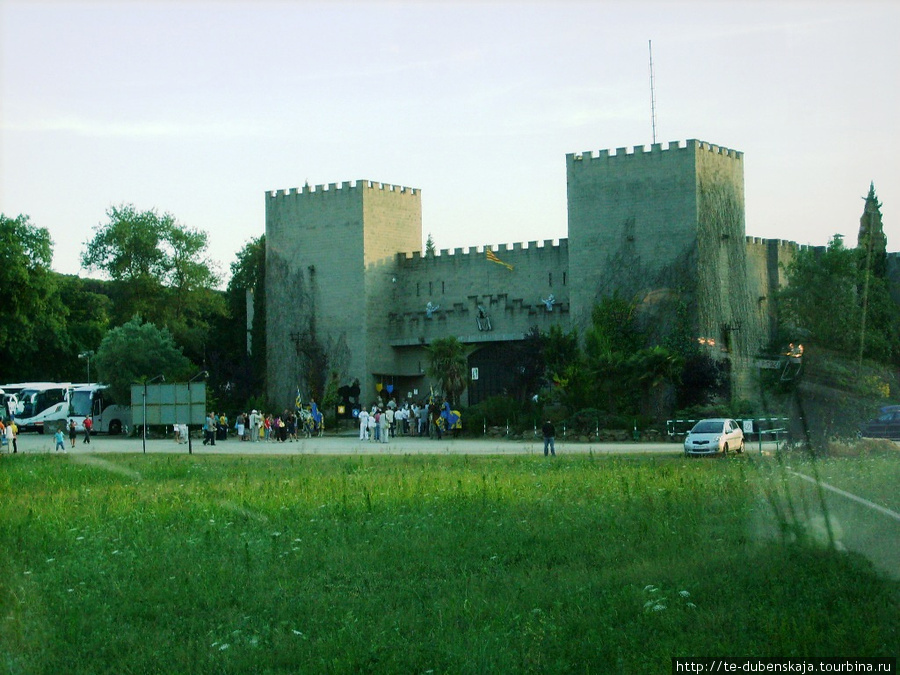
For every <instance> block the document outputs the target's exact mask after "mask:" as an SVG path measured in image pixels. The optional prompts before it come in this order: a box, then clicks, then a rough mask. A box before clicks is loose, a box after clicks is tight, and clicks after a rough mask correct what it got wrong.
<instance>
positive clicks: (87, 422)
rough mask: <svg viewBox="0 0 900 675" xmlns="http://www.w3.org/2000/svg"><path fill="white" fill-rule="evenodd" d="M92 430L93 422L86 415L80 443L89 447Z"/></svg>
mask: <svg viewBox="0 0 900 675" xmlns="http://www.w3.org/2000/svg"><path fill="white" fill-rule="evenodd" d="M93 428H94V421H93V420H92V419H91V416H90V415H88V416H87V417H85V418H84V440H83V441H81V442H82V443H87V444H88V445H90V442H91V429H93Z"/></svg>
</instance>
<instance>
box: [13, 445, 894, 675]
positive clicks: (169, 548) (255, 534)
mask: <svg viewBox="0 0 900 675" xmlns="http://www.w3.org/2000/svg"><path fill="white" fill-rule="evenodd" d="M0 459H2V461H0V659H2V664H0V668H2V669H3V671H4V672H9V673H54V674H55V673H154V672H159V673H238V672H244V673H297V672H302V673H307V672H308V673H318V672H326V673H327V672H333V673H347V672H381V673H428V672H434V673H520V672H539V673H540V672H542V673H568V672H572V673H668V672H670V657H672V656H785V657H787V656H792V657H812V656H847V657H850V656H896V655H897V653H898V645H900V611H898V610H900V585H898V583H897V582H894V581H890V580H887V579H886V578H884V577H882V576H879V575H878V574H877V573H876V572H875V570H874V568H873V567H872V565H871V564H870V563H869V562H868V561H867V560H865V559H864V558H862V557H861V556H858V555H856V554H852V553H843V552H839V551H835V550H833V549H832V548H831V547H829V546H825V545H822V544H821V543H819V542H818V541H817V540H816V538H815V537H808V536H805V535H804V533H803V532H802V531H801V528H799V527H797V526H795V524H794V521H792V520H790V519H789V518H787V517H785V515H784V513H786V512H787V511H790V510H791V509H796V508H801V505H800V504H799V503H796V504H795V503H793V502H792V494H793V492H792V490H793V488H792V487H791V482H790V479H789V478H787V477H786V472H785V470H784V467H783V466H781V465H780V464H779V463H776V462H775V461H774V460H768V461H764V460H759V459H756V460H754V459H752V458H750V457H747V456H745V457H741V458H734V459H729V460H727V461H715V460H712V461H705V460H700V461H698V460H684V459H681V458H658V457H656V458H653V457H646V458H636V457H631V458H627V457H626V458H611V457H594V456H571V457H558V458H556V459H555V460H553V461H547V460H545V459H544V458H543V457H533V456H516V457H502V458H499V457H478V458H475V457H467V456H440V457H437V456H414V457H413V456H410V457H378V456H368V457H367V456H362V457H348V458H336V457H330V458H329V457H321V456H320V457H303V456H293V457H274V458H273V457H252V458H240V457H224V456H196V455H195V456H185V455H169V456H157V455H150V456H141V455H127V456H126V455H113V456H109V455H107V456H104V457H103V458H102V459H101V458H98V457H90V456H87V457H85V456H74V455H73V456H69V457H63V456H53V455H40V456H23V457H18V456H17V457H10V456H4V457H2V458H0ZM840 461H844V462H847V461H849V460H840ZM860 461H862V460H860ZM865 461H867V462H870V463H872V464H873V466H872V468H871V473H872V475H876V476H888V477H892V479H893V478H895V477H896V476H897V468H896V461H895V460H894V458H886V457H882V458H870V459H867V460H865ZM878 462H883V463H884V465H883V467H879V466H874V464H875V463H878ZM819 466H820V467H825V468H827V469H828V470H829V471H831V472H832V473H835V472H837V471H838V469H832V468H831V467H832V465H831V464H830V463H829V462H820V463H819ZM845 466H849V465H845ZM844 473H845V474H847V475H848V476H849V477H848V478H847V479H846V480H847V484H848V485H852V484H853V481H854V480H856V478H854V477H853V474H852V472H850V471H845V472H844ZM896 484H897V483H896V480H893V486H895V485H896ZM876 492H877V491H876ZM884 492H885V494H888V493H889V494H888V496H887V497H886V499H894V496H893V495H895V494H896V493H895V492H891V491H890V490H884ZM799 494H800V493H798V495H799ZM812 499H814V497H812V496H810V495H809V494H808V491H807V493H803V496H802V497H801V496H798V500H799V502H803V504H802V508H804V509H810V508H815V505H814V504H811V503H810V500H812ZM786 503H787V504H789V505H790V506H789V507H785V506H784V505H785V504H786Z"/></svg>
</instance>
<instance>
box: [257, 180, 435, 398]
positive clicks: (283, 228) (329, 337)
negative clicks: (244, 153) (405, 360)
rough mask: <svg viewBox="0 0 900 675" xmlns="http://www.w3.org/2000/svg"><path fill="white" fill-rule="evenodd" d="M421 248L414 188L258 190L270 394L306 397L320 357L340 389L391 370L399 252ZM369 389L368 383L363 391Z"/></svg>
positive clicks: (361, 185)
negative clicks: (262, 207)
mask: <svg viewBox="0 0 900 675" xmlns="http://www.w3.org/2000/svg"><path fill="white" fill-rule="evenodd" d="M421 247H422V200H421V192H420V191H419V190H415V189H410V188H404V187H399V186H394V185H385V184H382V183H373V182H371V181H362V180H360V181H356V182H355V183H349V182H344V183H343V184H341V185H340V186H337V185H336V184H334V183H332V184H329V185H328V187H327V188H326V187H325V186H316V187H315V188H310V187H309V186H308V185H307V186H305V187H304V188H303V189H302V190H297V189H292V190H289V191H284V190H279V191H277V192H273V193H267V194H266V288H267V289H268V290H267V294H266V311H267V320H268V321H267V323H268V325H267V329H266V330H267V340H268V356H267V376H268V393H269V398H270V399H271V400H274V401H287V400H293V398H294V395H295V393H296V391H297V389H298V388H299V389H300V393H301V394H302V395H303V396H304V398H305V397H307V396H309V394H310V391H309V389H310V385H311V384H312V381H313V378H315V377H316V374H315V372H314V371H315V370H316V369H317V368H319V367H320V366H321V363H322V361H323V360H325V361H326V362H327V364H328V370H329V371H336V372H337V373H338V374H339V376H340V379H341V384H344V383H346V382H347V381H350V380H352V379H354V378H359V380H360V383H361V385H362V386H363V389H364V391H369V390H371V389H372V386H374V384H373V382H374V380H373V373H379V372H391V370H392V369H393V367H394V363H393V361H394V355H393V352H392V350H391V348H390V346H389V344H388V341H387V340H386V339H385V336H386V335H387V333H388V313H389V311H390V307H389V303H388V302H387V299H388V298H389V297H390V294H391V286H392V279H393V278H394V274H395V267H396V254H397V252H398V251H409V252H411V251H418V250H420V249H421ZM369 385H372V386H369Z"/></svg>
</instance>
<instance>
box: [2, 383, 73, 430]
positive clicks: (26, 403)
mask: <svg viewBox="0 0 900 675" xmlns="http://www.w3.org/2000/svg"><path fill="white" fill-rule="evenodd" d="M7 388H8V389H9V390H13V391H15V390H16V389H19V391H18V393H17V394H16V397H17V398H18V401H17V402H16V409H15V413H14V417H15V419H16V426H18V427H19V431H37V432H40V433H44V425H45V424H46V423H48V422H51V423H52V422H62V424H65V423H66V420H67V418H68V416H69V392H70V391H71V389H72V385H71V384H70V383H68V382H23V383H19V384H10V385H4V386H3V389H4V391H6V390H7Z"/></svg>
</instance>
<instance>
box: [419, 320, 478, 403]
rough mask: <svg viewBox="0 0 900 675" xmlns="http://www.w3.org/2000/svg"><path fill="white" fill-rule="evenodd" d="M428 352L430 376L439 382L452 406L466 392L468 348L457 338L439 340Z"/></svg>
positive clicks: (429, 347) (435, 341)
mask: <svg viewBox="0 0 900 675" xmlns="http://www.w3.org/2000/svg"><path fill="white" fill-rule="evenodd" d="M425 349H426V350H428V361H429V363H428V376H429V377H431V378H432V379H435V380H437V381H438V382H439V383H440V385H441V389H442V390H443V391H444V394H445V395H446V396H447V399H448V400H449V401H450V403H451V405H455V404H456V403H457V402H458V399H459V397H460V395H461V394H462V393H463V392H464V391H465V390H466V368H467V367H468V348H467V347H466V346H465V345H464V344H463V343H462V342H460V341H459V340H458V339H456V338H455V337H452V336H451V337H446V338H438V339H436V340H434V341H433V342H432V343H431V344H430V345H428V346H427V347H426V348H425Z"/></svg>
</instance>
